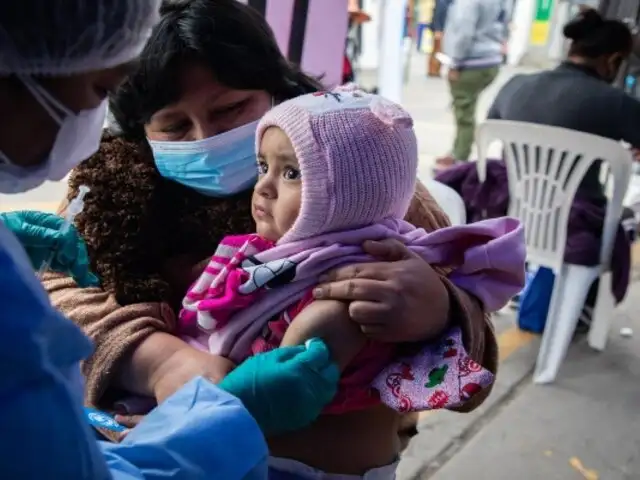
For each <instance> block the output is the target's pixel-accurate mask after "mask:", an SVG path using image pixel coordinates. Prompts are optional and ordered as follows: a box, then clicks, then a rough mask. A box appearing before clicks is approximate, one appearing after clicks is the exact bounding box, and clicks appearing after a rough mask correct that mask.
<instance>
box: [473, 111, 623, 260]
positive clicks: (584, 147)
mask: <svg viewBox="0 0 640 480" xmlns="http://www.w3.org/2000/svg"><path fill="white" fill-rule="evenodd" d="M496 141H499V142H501V143H502V145H503V149H504V150H503V151H504V153H503V156H504V160H505V162H506V167H507V178H508V182H509V197H510V202H509V215H512V216H514V217H516V218H518V219H520V221H522V222H523V224H524V226H525V236H526V241H527V257H528V258H529V260H530V261H532V262H534V263H537V264H540V265H544V266H547V267H549V268H552V269H553V270H554V271H556V272H557V271H559V269H560V268H561V266H562V263H563V258H564V251H565V246H566V242H567V226H568V223H569V213H570V210H571V205H572V203H573V199H574V197H575V194H576V191H577V190H578V187H579V185H580V183H581V181H582V179H583V178H584V176H585V174H586V173H587V170H588V169H589V167H591V165H592V164H593V163H594V162H596V161H597V160H602V161H603V162H606V164H608V167H609V169H610V179H609V180H610V181H611V182H612V189H611V198H609V201H608V203H607V212H606V215H605V221H604V229H603V237H602V248H601V252H600V261H601V263H602V264H605V265H608V264H609V261H610V257H611V252H612V249H613V243H614V240H615V233H616V229H617V224H618V222H619V221H620V217H621V215H622V199H623V198H624V194H625V192H626V190H627V187H628V184H629V179H630V176H631V167H632V162H633V158H632V155H631V152H629V150H628V149H627V148H625V147H624V146H623V145H622V144H621V143H620V142H616V141H614V140H610V139H607V138H602V137H599V136H596V135H590V134H587V133H582V132H577V131H574V130H568V129H565V128H559V127H550V126H546V125H536V124H531V123H525V122H510V121H504V120H487V121H486V122H485V123H483V124H482V125H480V126H479V127H478V130H477V133H476V143H477V145H478V176H479V178H480V181H484V179H485V177H486V162H487V152H488V149H489V146H490V145H491V144H492V143H494V142H496Z"/></svg>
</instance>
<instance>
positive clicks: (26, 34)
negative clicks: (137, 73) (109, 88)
mask: <svg viewBox="0 0 640 480" xmlns="http://www.w3.org/2000/svg"><path fill="white" fill-rule="evenodd" d="M160 1H161V0H17V1H12V0H0V75H2V74H5V75H7V74H13V73H21V74H27V75H53V76H57V75H69V74H74V73H82V72H90V71H95V70H101V69H104V68H110V67H115V66H117V65H120V64H122V63H126V62H128V61H131V60H133V59H134V58H136V57H137V56H138V55H139V54H140V52H141V50H142V48H143V47H144V45H145V43H146V41H147V39H148V38H149V35H150V34H151V28H152V27H153V26H154V25H155V23H156V22H157V21H158V19H159V8H160Z"/></svg>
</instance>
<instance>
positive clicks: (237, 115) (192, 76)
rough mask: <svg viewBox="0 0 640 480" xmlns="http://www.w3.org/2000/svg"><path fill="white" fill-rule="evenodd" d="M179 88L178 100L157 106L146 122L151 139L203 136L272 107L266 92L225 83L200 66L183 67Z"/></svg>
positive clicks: (236, 123) (255, 116) (261, 113)
mask: <svg viewBox="0 0 640 480" xmlns="http://www.w3.org/2000/svg"><path fill="white" fill-rule="evenodd" d="M182 91H183V92H184V94H183V95H182V98H180V100H178V101H177V102H175V103H173V104H171V105H168V106H166V107H164V108H163V109H161V110H158V111H157V112H156V113H155V114H154V115H153V116H152V117H151V120H150V121H149V123H148V124H146V125H145V131H146V134H147V137H148V138H149V139H150V140H156V141H165V142H177V141H192V140H202V139H205V138H209V137H212V136H214V135H217V134H219V133H224V132H226V131H229V130H232V129H234V128H236V127H241V126H242V125H245V124H247V123H250V122H253V121H255V120H258V119H259V118H260V117H262V115H264V114H265V113H266V112H267V110H268V109H269V108H270V107H271V97H270V96H269V94H268V93H267V92H265V91H263V90H234V89H232V88H229V87H225V86H224V85H222V84H220V83H218V82H217V81H216V80H215V78H214V76H213V75H212V74H211V72H210V71H209V70H208V69H206V68H204V67H200V66H191V67H188V68H186V69H185V71H184V74H183V75H182Z"/></svg>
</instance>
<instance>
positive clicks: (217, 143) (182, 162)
mask: <svg viewBox="0 0 640 480" xmlns="http://www.w3.org/2000/svg"><path fill="white" fill-rule="evenodd" d="M257 126H258V121H255V122H251V123H248V124H246V125H243V126H242V127H238V128H234V129H233V130H229V131H228V132H224V133H221V134H219V135H214V136H213V137H209V138H205V139H204V140H194V141H192V142H160V141H155V140H149V145H150V146H151V150H152V151H153V158H154V160H155V163H156V167H157V169H158V171H159V172H160V175H162V176H163V177H165V178H167V179H169V180H173V181H175V182H178V183H181V184H182V185H185V186H187V187H189V188H193V189H194V190H196V191H198V192H200V193H202V194H203V195H208V196H210V197H228V196H230V195H233V194H235V193H238V192H242V191H244V190H247V189H249V188H251V187H253V185H254V184H255V183H256V179H257V178H258V167H257V164H256V152H255V135H256V128H257Z"/></svg>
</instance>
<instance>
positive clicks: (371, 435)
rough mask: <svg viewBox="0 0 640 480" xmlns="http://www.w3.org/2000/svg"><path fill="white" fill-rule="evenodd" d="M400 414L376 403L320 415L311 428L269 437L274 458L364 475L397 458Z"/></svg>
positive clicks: (335, 471) (343, 472)
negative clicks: (346, 412)
mask: <svg viewBox="0 0 640 480" xmlns="http://www.w3.org/2000/svg"><path fill="white" fill-rule="evenodd" d="M398 423H399V415H398V414H397V413H396V412H394V411H393V410H390V409H389V408H387V407H385V406H382V405H380V406H377V407H373V408H369V409H367V410H362V411H359V412H353V413H348V414H345V415H323V416H321V417H320V418H319V419H318V420H317V421H316V422H315V423H314V424H313V425H311V426H310V427H308V428H306V429H304V430H300V431H297V432H294V433H290V434H287V435H281V436H278V437H272V438H270V439H269V440H268V443H269V451H270V453H271V455H273V456H275V457H283V458H290V459H294V460H297V461H299V462H302V463H306V464H307V465H309V466H311V467H314V468H317V469H319V470H322V471H324V472H328V473H342V474H346V475H363V474H364V473H365V472H366V471H367V470H371V469H372V468H376V467H381V466H384V465H388V464H390V463H392V462H393V461H395V460H396V458H397V456H398V453H399V449H400V441H399V439H398Z"/></svg>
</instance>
